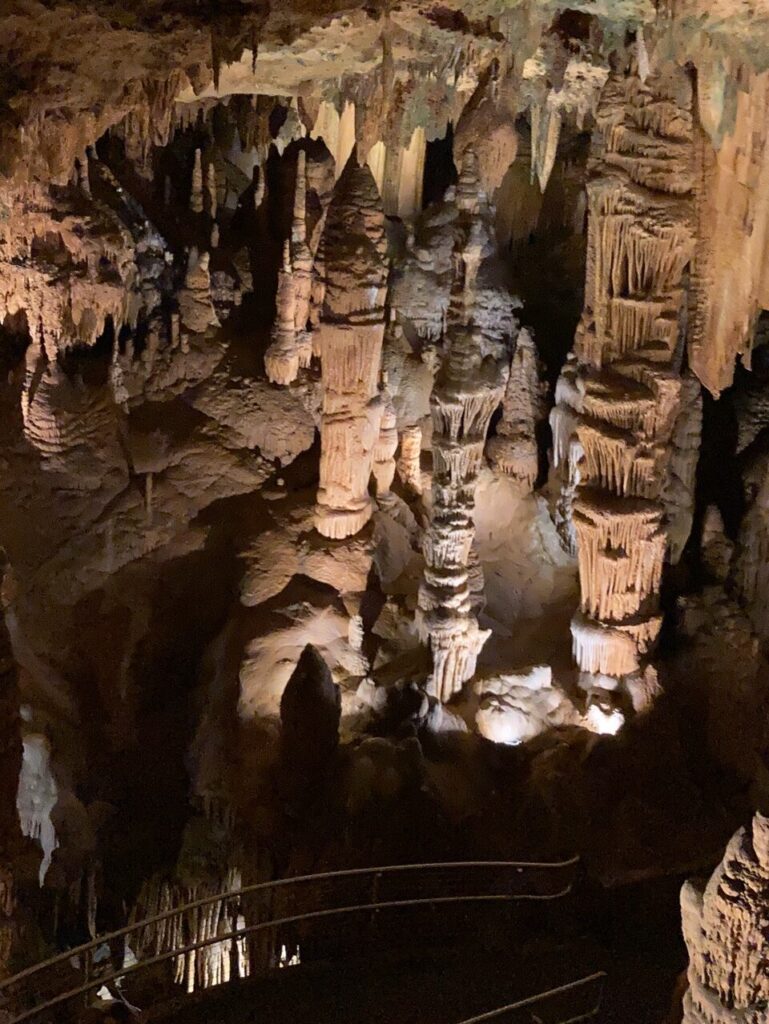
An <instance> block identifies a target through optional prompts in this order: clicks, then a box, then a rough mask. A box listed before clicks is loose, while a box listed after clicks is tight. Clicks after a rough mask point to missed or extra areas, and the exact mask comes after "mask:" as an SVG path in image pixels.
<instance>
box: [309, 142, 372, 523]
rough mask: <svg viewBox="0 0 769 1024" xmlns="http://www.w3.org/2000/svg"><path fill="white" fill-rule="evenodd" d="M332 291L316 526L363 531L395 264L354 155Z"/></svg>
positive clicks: (339, 199) (328, 250)
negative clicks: (390, 265) (389, 261)
mask: <svg viewBox="0 0 769 1024" xmlns="http://www.w3.org/2000/svg"><path fill="white" fill-rule="evenodd" d="M323 250H324V259H325V292H324V299H323V312H322V318H321V323H320V326H319V334H320V349H321V365H322V373H323V376H322V384H323V408H322V418H321V459H320V486H319V488H318V503H317V506H316V513H315V526H316V529H317V530H318V531H319V532H320V533H322V534H323V535H324V536H326V537H333V538H342V537H349V536H351V535H352V534H355V533H357V532H358V531H359V530H360V529H361V528H362V527H363V526H364V525H365V523H366V522H367V521H368V519H369V518H370V516H371V513H372V511H373V507H372V503H371V499H370V497H369V493H368V483H369V478H370V476H371V468H372V462H373V457H374V446H375V444H376V440H377V437H378V435H379V423H380V417H381V411H382V408H381V403H380V401H379V396H378V380H379V373H380V364H381V355H382V339H383V336H384V299H385V286H386V279H387V267H386V263H385V260H384V254H385V251H386V237H385V232H384V214H383V212H382V205H381V200H380V198H379V194H378V192H377V190H376V185H375V183H374V179H373V178H372V176H371V172H370V171H369V169H368V167H366V166H363V167H360V166H358V164H357V162H356V160H355V157H354V156H352V157H351V158H350V160H349V162H348V164H347V167H346V168H345V170H344V173H343V174H342V176H341V178H340V179H339V182H338V183H337V187H336V190H335V195H334V198H333V199H332V201H331V206H330V208H329V212H328V219H327V221H326V227H325V231H324V236H323Z"/></svg>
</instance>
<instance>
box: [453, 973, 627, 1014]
mask: <svg viewBox="0 0 769 1024" xmlns="http://www.w3.org/2000/svg"><path fill="white" fill-rule="evenodd" d="M606 977H607V975H606V971H596V972H595V973H594V974H588V975H586V976H585V977H584V978H579V979H578V980H577V981H570V982H568V983H567V984H566V985H558V986H557V987H556V988H548V989H545V990H544V991H543V992H537V994H536V995H534V996H528V997H527V998H526V999H519V1000H518V1001H517V1002H515V1003H508V1004H507V1005H506V1006H499V1007H497V1009H496V1010H489V1011H488V1012H487V1013H481V1014H478V1016H476V1017H466V1018H465V1019H464V1020H461V1021H459V1024H486V1021H490V1020H498V1019H499V1018H500V1017H501V1016H502V1015H503V1014H505V1013H512V1012H513V1011H514V1010H525V1009H526V1007H528V1006H536V1005H537V1003H542V1002H544V1001H545V999H550V997H551V996H560V995H565V994H566V993H567V992H574V991H576V990H577V989H580V988H584V987H585V986H586V985H590V984H592V983H593V982H594V981H600V982H601V990H600V992H599V994H598V1001H597V1002H596V1004H595V1006H594V1007H593V1009H592V1010H588V1012H587V1013H581V1014H579V1016H577V1017H570V1018H569V1020H566V1021H561V1024H576V1022H577V1021H580V1020H587V1019H588V1018H590V1017H594V1016H595V1015H596V1014H597V1013H598V1011H599V1010H600V1008H601V1001H602V998H603V983H604V981H605V980H606Z"/></svg>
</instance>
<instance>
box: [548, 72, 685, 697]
mask: <svg viewBox="0 0 769 1024" xmlns="http://www.w3.org/2000/svg"><path fill="white" fill-rule="evenodd" d="M691 103H692V93H691V85H690V82H689V79H688V77H687V75H686V73H685V72H683V71H681V70H680V69H675V70H671V71H670V72H669V73H655V75H652V76H650V77H648V78H647V80H646V81H645V82H642V81H641V80H640V78H639V77H638V75H637V73H636V72H635V69H631V71H630V72H629V73H628V74H623V73H617V72H615V73H613V74H612V75H611V76H610V78H609V80H608V82H607V85H606V87H605V89H604V92H603V95H602V99H601V103H600V106H599V109H598V112H597V124H598V129H597V132H596V137H595V140H594V147H595V148H594V155H593V157H592V168H591V171H592V174H591V178H590V183H589V184H588V204H589V205H588V216H589V220H588V256H587V274H586V288H585V308H584V311H583V315H582V319H581V322H580V324H579V327H578V329H577V337H576V342H575V359H574V360H573V361H571V362H570V363H569V364H568V365H567V367H566V368H565V370H564V374H563V375H562V378H561V380H560V381H559V384H558V389H557V392H556V400H557V404H556V407H555V408H554V410H553V412H552V414H551V425H552V427H553V445H554V452H555V457H556V461H560V462H561V463H562V464H564V463H565V473H564V475H565V478H566V481H567V488H570V489H571V493H569V494H568V496H567V498H568V505H569V507H570V515H571V526H572V528H573V536H574V540H575V541H576V548H577V553H578V559H579V579H580V591H581V603H580V609H579V611H578V613H577V614H576V615H575V617H574V620H573V622H572V636H573V650H574V656H575V658H576V661H577V664H578V666H579V668H580V670H581V671H582V673H583V674H586V675H585V676H583V680H582V682H583V685H584V686H585V688H586V689H590V687H591V685H592V684H591V677H594V676H605V677H611V679H614V680H621V679H623V677H627V676H631V675H633V674H634V673H636V672H637V671H638V670H639V668H640V667H641V663H642V660H643V658H644V656H645V655H646V654H647V653H648V652H649V651H650V649H651V647H652V646H653V644H654V643H655V641H656V639H657V636H658V633H659V630H660V625H661V616H660V613H659V591H660V581H661V576H662V566H663V561H664V558H665V553H666V549H667V544H668V538H667V533H666V529H665V512H666V509H665V504H664V502H663V501H662V497H661V496H662V491H663V488H664V484H665V480H666V477H667V474H668V471H669V466H668V464H669V457H670V449H671V444H670V442H671V437H672V435H673V431H674V427H675V424H676V418H677V416H678V413H679V408H680V405H681V393H682V380H681V375H680V351H681V346H682V332H683V322H684V311H685V305H686V292H685V274H686V271H687V267H688V264H689V262H690V259H691V257H692V253H693V247H694V230H693V199H692V192H693V183H694V174H693V169H694V147H693V138H692V110H691ZM575 460H578V465H573V464H570V463H574V461H575ZM598 685H601V683H600V681H599V683H598ZM612 685H613V684H612Z"/></svg>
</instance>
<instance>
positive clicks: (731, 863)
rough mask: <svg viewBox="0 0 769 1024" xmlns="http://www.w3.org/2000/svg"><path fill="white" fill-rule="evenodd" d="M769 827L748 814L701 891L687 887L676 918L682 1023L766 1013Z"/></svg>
mask: <svg viewBox="0 0 769 1024" xmlns="http://www.w3.org/2000/svg"><path fill="white" fill-rule="evenodd" d="M768 896H769V821H768V820H767V819H766V818H765V817H763V815H761V814H756V816H755V817H754V818H753V821H752V823H751V825H750V826H749V827H747V828H741V829H740V830H739V831H738V832H737V833H736V834H735V836H734V837H733V838H732V840H731V842H730V843H729V845H728V846H727V848H726V852H725V853H724V857H723V860H722V861H721V863H720V864H719V865H718V867H717V868H716V870H715V871H714V872H713V874H712V875H711V877H710V879H709V880H708V882H707V884H706V885H704V886H703V885H697V884H695V883H692V882H687V883H686V884H685V885H684V887H683V890H682V892H681V912H682V917H683V931H684V939H685V940H686V946H687V948H688V951H689V970H688V980H689V988H688V991H687V992H686V994H685V995H684V1013H683V1019H684V1021H686V1024H720V1022H721V1021H730V1022H737V1021H758V1020H761V1018H762V1017H763V1016H764V1014H765V1013H766V1005H767V996H768V993H767V984H769V979H767V972H766V955H765V950H766V930H767V927H769V922H768V921H767V909H768V907H769V904H768V903H767V898H768Z"/></svg>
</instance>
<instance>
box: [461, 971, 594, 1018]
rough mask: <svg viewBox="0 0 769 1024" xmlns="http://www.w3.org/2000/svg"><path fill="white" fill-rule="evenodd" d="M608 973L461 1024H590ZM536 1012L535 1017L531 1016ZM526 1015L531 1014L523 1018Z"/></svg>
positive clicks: (547, 990) (552, 990)
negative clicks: (554, 1023) (534, 1022)
mask: <svg viewBox="0 0 769 1024" xmlns="http://www.w3.org/2000/svg"><path fill="white" fill-rule="evenodd" d="M605 982H606V972H605V971H597V972H596V973H595V974H589V975H587V977H585V978H580V979H579V980H578V981H570V982H569V983H568V984H567V985H559V986H558V987H557V988H549V989H546V990H545V991H544V992H538V993H537V994H536V995H535V996H529V997H528V999H519V1000H518V1001H517V1002H515V1003H508V1004H507V1006H500V1007H498V1008H497V1009H496V1010H489V1012H488V1013H482V1014H480V1015H479V1016H477V1017H467V1018H466V1019H465V1020H463V1021H460V1022H459V1024H487V1022H493V1024H515V1022H523V1021H526V1024H529V1022H530V1021H532V1020H538V1021H541V1022H543V1024H544V1022H549V1021H558V1024H577V1022H578V1021H583V1020H590V1019H591V1018H592V1017H595V1015H596V1014H597V1013H598V1011H599V1010H600V1009H601V1002H602V1000H603V989H604V984H605ZM535 1006H536V1008H537V1012H536V1015H534V1014H532V1013H531V1010H532V1009H533V1007H535ZM524 1011H528V1013H526V1014H525V1015H524Z"/></svg>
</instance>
